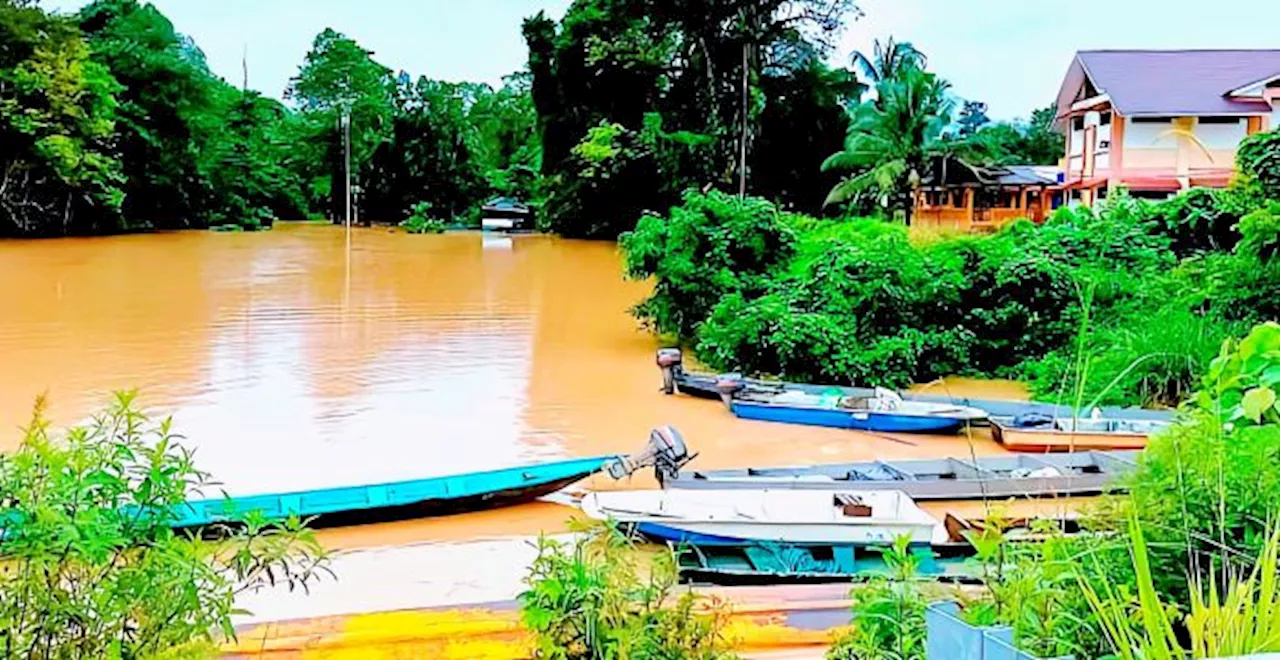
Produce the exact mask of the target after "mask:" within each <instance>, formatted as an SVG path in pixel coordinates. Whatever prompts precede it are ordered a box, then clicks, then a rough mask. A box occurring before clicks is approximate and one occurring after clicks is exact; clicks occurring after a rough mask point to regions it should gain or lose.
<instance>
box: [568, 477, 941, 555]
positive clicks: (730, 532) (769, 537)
mask: <svg viewBox="0 0 1280 660" xmlns="http://www.w3.org/2000/svg"><path fill="white" fill-rule="evenodd" d="M835 495H836V494H833V493H831V492H821V491H796V490H776V491H775V490H754V491H752V490H723V491H713V490H668V491H611V492H601V493H591V494H589V495H587V497H585V498H584V499H583V501H582V508H583V511H584V512H586V514H587V515H588V516H589V517H591V518H595V519H597V520H605V519H612V520H615V521H617V522H619V523H622V524H624V525H627V526H629V527H631V528H633V529H635V530H636V531H638V532H640V533H641V534H644V535H645V536H649V537H651V538H655V539H658V540H662V541H672V542H676V543H691V544H696V545H741V544H747V543H791V544H804V545H828V544H830V545H883V544H887V543H890V542H892V541H893V540H894V539H895V538H898V537H900V536H907V537H909V538H910V540H911V542H913V543H928V542H930V540H932V538H933V535H934V530H935V529H936V528H937V527H938V522H937V520H935V519H934V518H933V517H932V516H930V515H929V514H927V513H925V512H924V511H923V510H921V509H920V508H919V507H918V506H916V504H915V503H914V502H912V501H911V499H910V498H909V497H907V496H906V495H904V494H902V493H900V492H897V491H866V492H862V491H847V492H843V493H839V495H841V496H845V497H852V498H856V499H857V500H859V501H861V502H863V503H865V504H866V505H867V506H869V508H870V513H871V514H870V515H862V516H858V515H846V514H845V513H844V508H843V507H842V506H840V505H839V504H838V503H837V502H836V501H835V497H834V496H835Z"/></svg>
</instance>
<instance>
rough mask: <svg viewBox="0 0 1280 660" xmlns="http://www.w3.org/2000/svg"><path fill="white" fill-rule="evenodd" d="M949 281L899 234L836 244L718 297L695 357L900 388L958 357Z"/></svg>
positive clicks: (952, 280) (952, 278)
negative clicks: (764, 282)
mask: <svg viewBox="0 0 1280 660" xmlns="http://www.w3.org/2000/svg"><path fill="white" fill-rule="evenodd" d="M957 279H958V276H957V273H955V272H953V271H948V270H944V269H941V268H938V267H937V264H935V263H934V262H932V261H930V260H929V259H927V257H926V255H925V254H924V253H921V252H920V251H918V250H916V249H915V248H914V247H912V246H911V244H910V243H909V242H908V240H907V238H906V235H905V234H904V233H901V232H886V233H882V234H878V235H875V236H871V237H869V238H866V239H864V240H862V241H859V242H849V243H841V244H834V245H831V246H830V247H828V248H827V249H826V250H824V251H823V252H822V253H821V255H820V256H817V257H813V258H812V259H811V260H810V261H809V263H808V265H807V267H805V269H804V270H803V271H802V272H800V273H796V274H790V275H786V276H782V277H779V278H777V279H775V280H774V281H772V282H770V286H769V289H768V291H767V293H765V294H764V295H762V296H760V297H758V298H755V299H754V300H752V299H749V298H748V297H747V296H745V295H735V296H728V297H726V298H725V299H724V300H723V301H722V302H721V303H720V304H719V305H717V306H716V307H715V309H714V310H713V312H712V314H711V317H710V318H709V319H708V320H707V323H706V324H705V325H704V326H703V327H702V329H701V332H700V334H699V343H698V351H699V355H700V356H701V358H702V359H703V360H705V361H706V362H708V363H709V364H712V365H713V366H717V367H720V368H735V369H743V370H746V371H764V372H770V373H778V374H782V375H788V376H792V375H794V376H799V377H803V378H810V379H816V380H826V381H837V382H848V381H855V382H875V383H876V384H883V385H887V386H901V385H905V384H908V383H909V382H910V381H911V379H912V378H913V377H914V376H915V375H916V374H917V372H920V371H924V372H925V373H928V369H929V368H930V366H934V367H937V368H938V370H939V371H950V370H953V369H959V368H962V365H963V363H964V362H965V350H966V348H967V346H968V344H969V342H970V341H971V339H972V338H971V337H970V336H968V335H967V334H966V333H965V332H964V331H963V329H961V328H957V327H954V326H950V327H948V326H947V325H944V324H945V323H946V320H947V319H948V318H950V319H954V314H952V313H949V312H948V311H947V310H949V309H951V308H953V307H954V305H955V303H956V302H957V299H956V289H957V287H956V284H957ZM931 314H937V315H939V316H940V317H941V318H934V319H931V318H930V315H931ZM925 355H929V356H931V357H930V359H928V360H927V362H924V363H922V359H923V358H922V356H925Z"/></svg>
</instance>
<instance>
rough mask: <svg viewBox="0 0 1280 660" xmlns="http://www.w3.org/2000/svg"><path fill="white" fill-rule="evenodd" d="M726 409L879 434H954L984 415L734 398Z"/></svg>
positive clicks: (786, 421) (760, 417)
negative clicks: (911, 412)
mask: <svg viewBox="0 0 1280 660" xmlns="http://www.w3.org/2000/svg"><path fill="white" fill-rule="evenodd" d="M730 409H731V410H733V414H735V415H737V416H738V417H741V418H743V419H755V420H760V421H765V422H781V423H783V424H807V425H810V426H827V427H830V428H837V429H853V430H857V431H877V432H881V433H955V432H956V431H959V430H960V429H961V428H962V427H963V426H964V425H965V424H966V423H967V422H969V421H970V420H974V421H976V420H979V419H983V418H984V417H985V415H980V416H974V415H972V414H970V413H968V412H966V411H967V410H970V409H965V408H956V409H955V415H954V416H952V415H950V414H947V413H946V412H938V411H929V412H926V413H922V414H898V413H894V412H877V411H870V410H846V409H841V408H838V407H837V408H819V407H813V406H805V405H781V404H776V403H764V402H755V401H734V402H733V403H732V404H730Z"/></svg>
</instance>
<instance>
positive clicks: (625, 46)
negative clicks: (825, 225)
mask: <svg viewBox="0 0 1280 660" xmlns="http://www.w3.org/2000/svg"><path fill="white" fill-rule="evenodd" d="M853 8H854V7H853V3H852V2H850V1H849V0H802V1H801V2H787V1H784V0H766V1H765V2H759V3H750V4H749V5H744V4H743V3H740V2H733V1H731V0H715V1H713V2H702V1H699V2H692V1H689V0H661V1H656V0H577V1H576V2H574V3H573V4H572V5H571V6H570V7H569V9H568V11H566V13H565V15H564V18H563V19H562V20H561V21H560V22H559V24H557V23H555V22H554V21H552V20H550V19H548V18H547V17H546V16H545V15H543V14H539V15H538V16H536V17H534V18H531V19H529V20H527V21H526V22H525V25H524V34H525V40H526V42H527V43H528V46H529V70H530V73H531V74H532V76H533V88H532V97H533V101H534V105H535V106H536V108H537V113H538V125H539V131H540V133H541V142H542V145H543V154H542V155H543V157H542V162H541V165H542V174H543V175H544V182H543V188H542V190H543V193H544V195H545V197H546V203H545V204H544V206H543V210H544V220H545V224H546V226H547V227H549V228H550V229H553V230H555V231H557V232H560V233H563V234H565V235H569V236H587V237H613V236H617V235H618V234H619V233H621V232H623V231H626V230H629V229H631V228H632V227H633V226H634V225H635V224H636V222H637V221H638V219H639V218H640V217H641V216H642V215H643V214H644V213H645V212H646V211H649V210H653V209H662V208H665V207H667V206H670V205H673V204H676V203H678V202H679V199H680V195H681V194H682V193H683V192H684V189H685V188H686V187H688V186H689V185H690V182H694V183H695V184H697V185H701V184H706V185H707V186H711V187H721V188H727V187H729V186H732V185H735V184H736V183H737V180H738V179H739V178H740V177H741V175H743V174H744V172H743V167H742V163H741V162H740V160H741V159H742V147H743V145H744V142H745V146H746V151H747V154H746V161H747V162H746V172H745V174H747V175H748V186H751V185H752V182H753V181H755V180H759V181H760V182H761V191H762V192H767V193H769V194H771V195H773V194H779V195H781V196H782V199H780V201H781V202H782V203H784V204H787V205H797V204H799V205H802V206H805V207H812V205H814V204H815V201H810V200H808V199H805V198H802V197H800V195H801V194H804V193H807V192H808V191H809V190H810V189H811V187H812V186H813V185H814V184H813V181H814V180H819V181H820V180H821V179H820V178H818V177H815V170H816V166H817V164H818V162H819V161H820V159H821V158H822V156H823V155H825V153H824V152H829V151H828V150H829V149H830V145H831V144H833V141H834V140H838V137H839V136H840V135H842V134H843V132H844V123H845V120H844V117H843V113H842V108H841V105H842V103H843V102H844V101H845V100H846V99H849V98H850V97H854V98H856V96H857V94H858V92H860V89H859V86H858V85H857V84H856V81H853V80H852V75H851V74H849V73H848V72H838V71H831V70H829V69H827V68H826V67H825V65H823V64H822V59H823V55H825V54H826V53H827V52H828V50H829V47H830V46H831V40H832V37H833V35H834V34H835V32H836V30H837V29H838V28H839V27H840V24H841V19H842V18H843V17H844V16H846V15H847V14H848V13H849V12H850V11H851V10H852V9H853ZM601 35H608V38H607V39H605V38H603V37H602V36H601ZM801 100H802V101H801ZM793 105H794V106H797V107H798V109H799V110H800V111H801V112H802V113H803V114H800V113H797V114H796V115H795V116H788V114H789V112H790V111H791V109H792V107H793ZM810 120H812V121H810ZM655 123H656V124H658V125H660V126H661V127H662V129H661V132H660V133H659V132H657V131H654V130H653V129H652V126H653V125H654V124H655ZM602 126H603V127H611V128H610V129H609V130H611V131H613V132H614V135H613V136H612V137H613V139H612V140H607V141H605V142H603V143H601V142H600V138H602V137H603V136H601V135H599V134H598V132H597V134H596V135H591V133H592V132H593V131H596V129H598V128H600V127H602ZM798 135H803V139H802V141H800V143H799V144H797V136H798ZM681 136H700V137H699V139H697V140H696V141H689V140H683V139H681ZM597 143H599V144H597ZM600 146H602V147H604V148H605V149H606V151H605V152H603V154H604V155H608V156H609V157H608V158H607V159H606V160H607V161H608V162H607V166H601V165H602V164H601V163H597V162H594V161H592V160H591V158H592V157H593V154H594V153H595V151H593V150H595V149H596V148H597V147H600ZM788 146H791V147H794V148H795V149H796V150H795V151H794V152H791V151H787V150H786V147H788ZM757 147H758V148H757ZM780 155H781V156H783V157H781V158H780V157H779V156H780ZM806 163H807V164H806Z"/></svg>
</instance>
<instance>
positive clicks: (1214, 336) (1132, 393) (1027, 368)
mask: <svg viewBox="0 0 1280 660" xmlns="http://www.w3.org/2000/svg"><path fill="white" fill-rule="evenodd" d="M1243 329H1244V327H1243V326H1242V324H1240V323H1238V322H1231V321H1223V320H1221V319H1219V318H1217V317H1214V316H1206V315H1204V314H1201V313H1197V312H1194V311H1192V310H1190V309H1187V308H1186V307H1184V306H1180V305H1177V304H1170V305H1162V306H1155V307H1147V308H1142V309H1139V310H1137V311H1136V312H1134V313H1132V314H1129V315H1126V316H1125V317H1123V318H1121V319H1119V320H1118V321H1116V322H1113V323H1109V324H1107V325H1105V326H1102V327H1099V328H1097V329H1095V330H1094V331H1092V332H1089V333H1088V334H1087V338H1086V340H1085V344H1084V355H1085V362H1084V365H1085V366H1084V372H1083V374H1078V373H1077V367H1078V362H1077V357H1078V356H1077V350H1078V346H1076V345H1074V344H1073V345H1068V346H1063V347H1061V348H1058V349H1056V350H1054V351H1052V352H1051V353H1049V354H1048V355H1046V356H1045V357H1044V358H1043V359H1040V360H1035V361H1032V362H1029V363H1028V364H1026V365H1024V371H1023V373H1024V375H1025V376H1026V377H1027V379H1028V380H1029V381H1030V385H1031V390H1032V393H1033V394H1034V395H1035V396H1036V398H1038V399H1041V400H1049V401H1057V402H1061V403H1066V404H1072V405H1074V404H1075V403H1076V401H1075V397H1076V396H1077V395H1079V396H1080V398H1081V401H1080V403H1081V405H1082V406H1083V407H1085V408H1091V407H1092V406H1094V405H1134V406H1168V407H1173V406H1177V405H1178V404H1179V403H1180V402H1181V401H1183V400H1185V399H1186V398H1187V397H1188V396H1190V395H1191V393H1192V391H1193V390H1194V389H1195V386H1196V383H1197V382H1198V379H1199V378H1200V377H1201V376H1203V375H1204V373H1205V371H1206V369H1207V368H1208V366H1209V361H1210V360H1212V359H1213V356H1214V355H1216V352H1217V350H1218V348H1219V347H1221V346H1222V342H1223V341H1225V340H1226V339H1227V338H1229V337H1233V336H1236V335H1237V334H1239V332H1241V331H1242V330H1243ZM1081 375H1082V376H1083V382H1082V383H1079V382H1077V380H1078V379H1079V378H1080V376H1081ZM1077 386H1079V388H1080V389H1079V390H1077V389H1076V388H1077Z"/></svg>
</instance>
